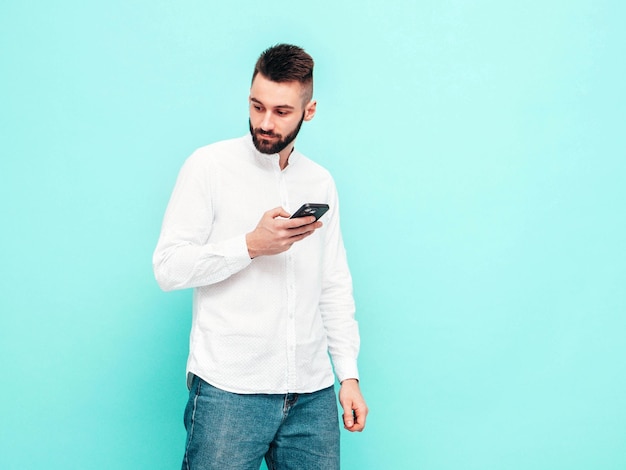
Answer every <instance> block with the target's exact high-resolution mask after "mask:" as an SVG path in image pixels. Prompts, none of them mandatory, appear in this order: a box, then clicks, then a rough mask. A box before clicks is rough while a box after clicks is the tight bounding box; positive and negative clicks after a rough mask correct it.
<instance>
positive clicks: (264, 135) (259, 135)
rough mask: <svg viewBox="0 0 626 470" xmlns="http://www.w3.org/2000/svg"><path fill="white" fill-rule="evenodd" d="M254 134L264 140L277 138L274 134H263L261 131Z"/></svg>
mask: <svg viewBox="0 0 626 470" xmlns="http://www.w3.org/2000/svg"><path fill="white" fill-rule="evenodd" d="M256 135H257V137H258V138H259V139H265V140H268V139H277V138H278V136H277V135H276V134H263V133H261V132H257V133H256Z"/></svg>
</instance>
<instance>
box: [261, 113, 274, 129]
mask: <svg viewBox="0 0 626 470" xmlns="http://www.w3.org/2000/svg"><path fill="white" fill-rule="evenodd" d="M261 129H263V130H264V131H271V130H273V129H274V121H273V120H272V113H271V112H270V111H269V110H268V111H267V112H266V113H265V115H264V116H263V120H262V121H261Z"/></svg>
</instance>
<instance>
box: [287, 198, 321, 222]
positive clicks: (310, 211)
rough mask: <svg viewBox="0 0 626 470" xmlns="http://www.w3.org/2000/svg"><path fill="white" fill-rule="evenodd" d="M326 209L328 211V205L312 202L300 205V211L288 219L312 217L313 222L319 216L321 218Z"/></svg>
mask: <svg viewBox="0 0 626 470" xmlns="http://www.w3.org/2000/svg"><path fill="white" fill-rule="evenodd" d="M328 209H329V207H328V204H314V203H312V202H307V203H306V204H302V206H301V207H300V209H298V210H297V211H295V212H294V213H293V215H292V216H291V217H290V219H295V218H297V217H306V216H309V215H313V216H315V220H318V219H319V218H320V217H321V216H323V215H324V214H325V213H326V211H327V210H328Z"/></svg>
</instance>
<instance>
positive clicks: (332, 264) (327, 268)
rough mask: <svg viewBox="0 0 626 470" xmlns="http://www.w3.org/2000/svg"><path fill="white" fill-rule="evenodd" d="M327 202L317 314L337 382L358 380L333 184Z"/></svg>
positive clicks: (347, 273)
mask: <svg viewBox="0 0 626 470" xmlns="http://www.w3.org/2000/svg"><path fill="white" fill-rule="evenodd" d="M329 201H330V202H329V203H330V204H331V207H332V208H333V210H332V213H331V214H329V215H330V217H329V219H328V220H327V226H326V237H327V238H326V243H325V249H324V259H323V279H322V292H321V297H320V311H321V314H322V320H323V322H324V328H325V329H326V335H327V339H328V351H329V353H330V356H331V358H332V361H333V366H334V369H335V374H336V375H337V379H338V380H339V382H342V381H343V380H345V379H351V378H354V379H358V378H359V372H358V368H357V356H358V354H359V347H360V338H359V328H358V324H357V322H356V320H355V317H354V313H355V304H354V296H353V292H352V277H351V275H350V270H349V268H348V262H347V257H346V251H345V248H344V244H343V239H342V236H341V230H340V226H339V199H338V197H337V193H336V190H335V189H334V185H333V187H332V194H331V195H330V197H329Z"/></svg>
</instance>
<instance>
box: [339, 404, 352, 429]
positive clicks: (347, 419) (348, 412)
mask: <svg viewBox="0 0 626 470" xmlns="http://www.w3.org/2000/svg"><path fill="white" fill-rule="evenodd" d="M341 407H342V408H343V425H344V426H345V427H346V428H351V427H352V426H353V425H354V413H353V411H352V402H351V401H345V402H343V403H342V404H341Z"/></svg>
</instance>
